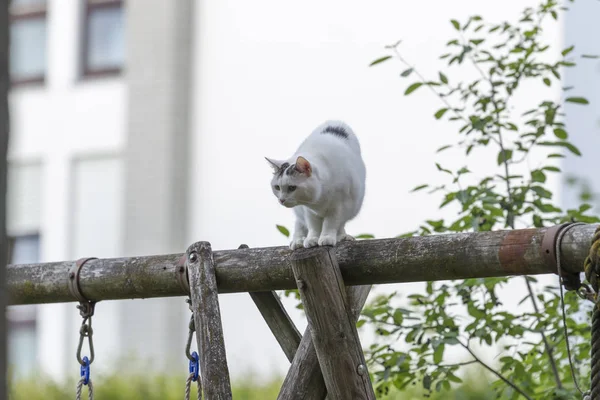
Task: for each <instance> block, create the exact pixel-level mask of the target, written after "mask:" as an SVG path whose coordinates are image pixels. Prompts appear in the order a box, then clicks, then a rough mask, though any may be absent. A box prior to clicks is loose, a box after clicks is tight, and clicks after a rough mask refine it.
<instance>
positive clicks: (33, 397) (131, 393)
mask: <svg viewBox="0 0 600 400" xmlns="http://www.w3.org/2000/svg"><path fill="white" fill-rule="evenodd" d="M184 379H185V377H183V376H167V375H151V376H148V377H143V376H141V375H139V374H136V375H133V374H132V375H127V374H119V373H115V374H112V375H105V376H98V377H97V379H96V380H94V381H93V382H94V394H95V398H96V399H97V400H142V399H144V400H181V399H182V398H183V395H184V390H185V380H184ZM281 382H282V379H281V378H275V379H272V380H270V381H269V382H267V383H264V384H257V383H256V382H255V381H254V379H253V378H251V377H248V378H245V379H243V380H239V381H237V382H234V384H233V387H232V391H233V399H235V400H270V399H276V398H277V394H278V393H279V388H280V387H281ZM481 382H485V380H483V379H472V378H470V379H466V380H465V383H464V384H462V385H461V386H459V387H457V388H456V389H453V390H452V391H450V392H442V393H434V394H428V393H426V392H425V391H424V390H423V388H422V387H420V386H418V385H417V386H412V387H409V388H406V389H404V390H402V391H399V390H398V389H396V388H391V390H390V392H389V393H387V394H379V395H378V396H377V397H378V398H379V399H381V400H400V399H401V400H417V399H419V400H422V399H425V398H427V399H429V400H442V399H444V400H492V399H494V400H495V399H497V397H496V396H497V394H495V393H494V392H492V391H490V390H488V388H487V387H486V386H482V385H481ZM75 385H76V382H75V381H74V380H72V381H70V382H68V383H65V384H57V383H56V382H54V381H52V380H51V379H49V378H44V377H37V378H29V379H23V380H18V381H13V382H12V385H11V393H10V397H9V399H10V400H42V399H43V400H64V399H71V398H74V397H75ZM82 397H83V398H87V388H85V387H84V389H83V396H82ZM191 398H192V399H195V398H196V392H195V385H194V388H193V389H192V395H191Z"/></svg>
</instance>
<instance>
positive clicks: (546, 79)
mask: <svg viewBox="0 0 600 400" xmlns="http://www.w3.org/2000/svg"><path fill="white" fill-rule="evenodd" d="M544 83H545V84H546V86H550V85H552V81H550V79H549V78H544Z"/></svg>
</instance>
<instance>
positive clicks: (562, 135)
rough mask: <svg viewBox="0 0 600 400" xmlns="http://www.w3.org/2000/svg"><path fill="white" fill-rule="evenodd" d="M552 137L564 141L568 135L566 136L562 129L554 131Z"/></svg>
mask: <svg viewBox="0 0 600 400" xmlns="http://www.w3.org/2000/svg"><path fill="white" fill-rule="evenodd" d="M554 136H556V137H557V138H559V139H563V140H565V139H566V138H567V137H569V135H568V134H567V131H565V130H564V129H562V128H556V129H554Z"/></svg>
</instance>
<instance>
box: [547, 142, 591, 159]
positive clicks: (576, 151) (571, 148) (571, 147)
mask: <svg viewBox="0 0 600 400" xmlns="http://www.w3.org/2000/svg"><path fill="white" fill-rule="evenodd" d="M538 145H540V146H561V147H566V148H567V149H569V151H570V152H571V153H573V154H575V155H578V156H580V155H581V151H579V149H578V148H577V147H575V146H574V145H573V144H571V143H569V142H538ZM552 156H553V155H552V154H550V155H549V156H548V157H552ZM554 156H555V155H554ZM555 157H556V156H555Z"/></svg>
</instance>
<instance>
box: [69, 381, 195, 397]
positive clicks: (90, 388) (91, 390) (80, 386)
mask: <svg viewBox="0 0 600 400" xmlns="http://www.w3.org/2000/svg"><path fill="white" fill-rule="evenodd" d="M84 381H85V379H83V378H81V379H80V380H79V382H77V395H76V397H75V399H76V400H81V390H82V389H83V385H84V383H83V382H84ZM87 387H88V400H94V385H92V380H91V379H90V380H88V383H87ZM186 400H187V399H186ZM199 400H202V399H199Z"/></svg>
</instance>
